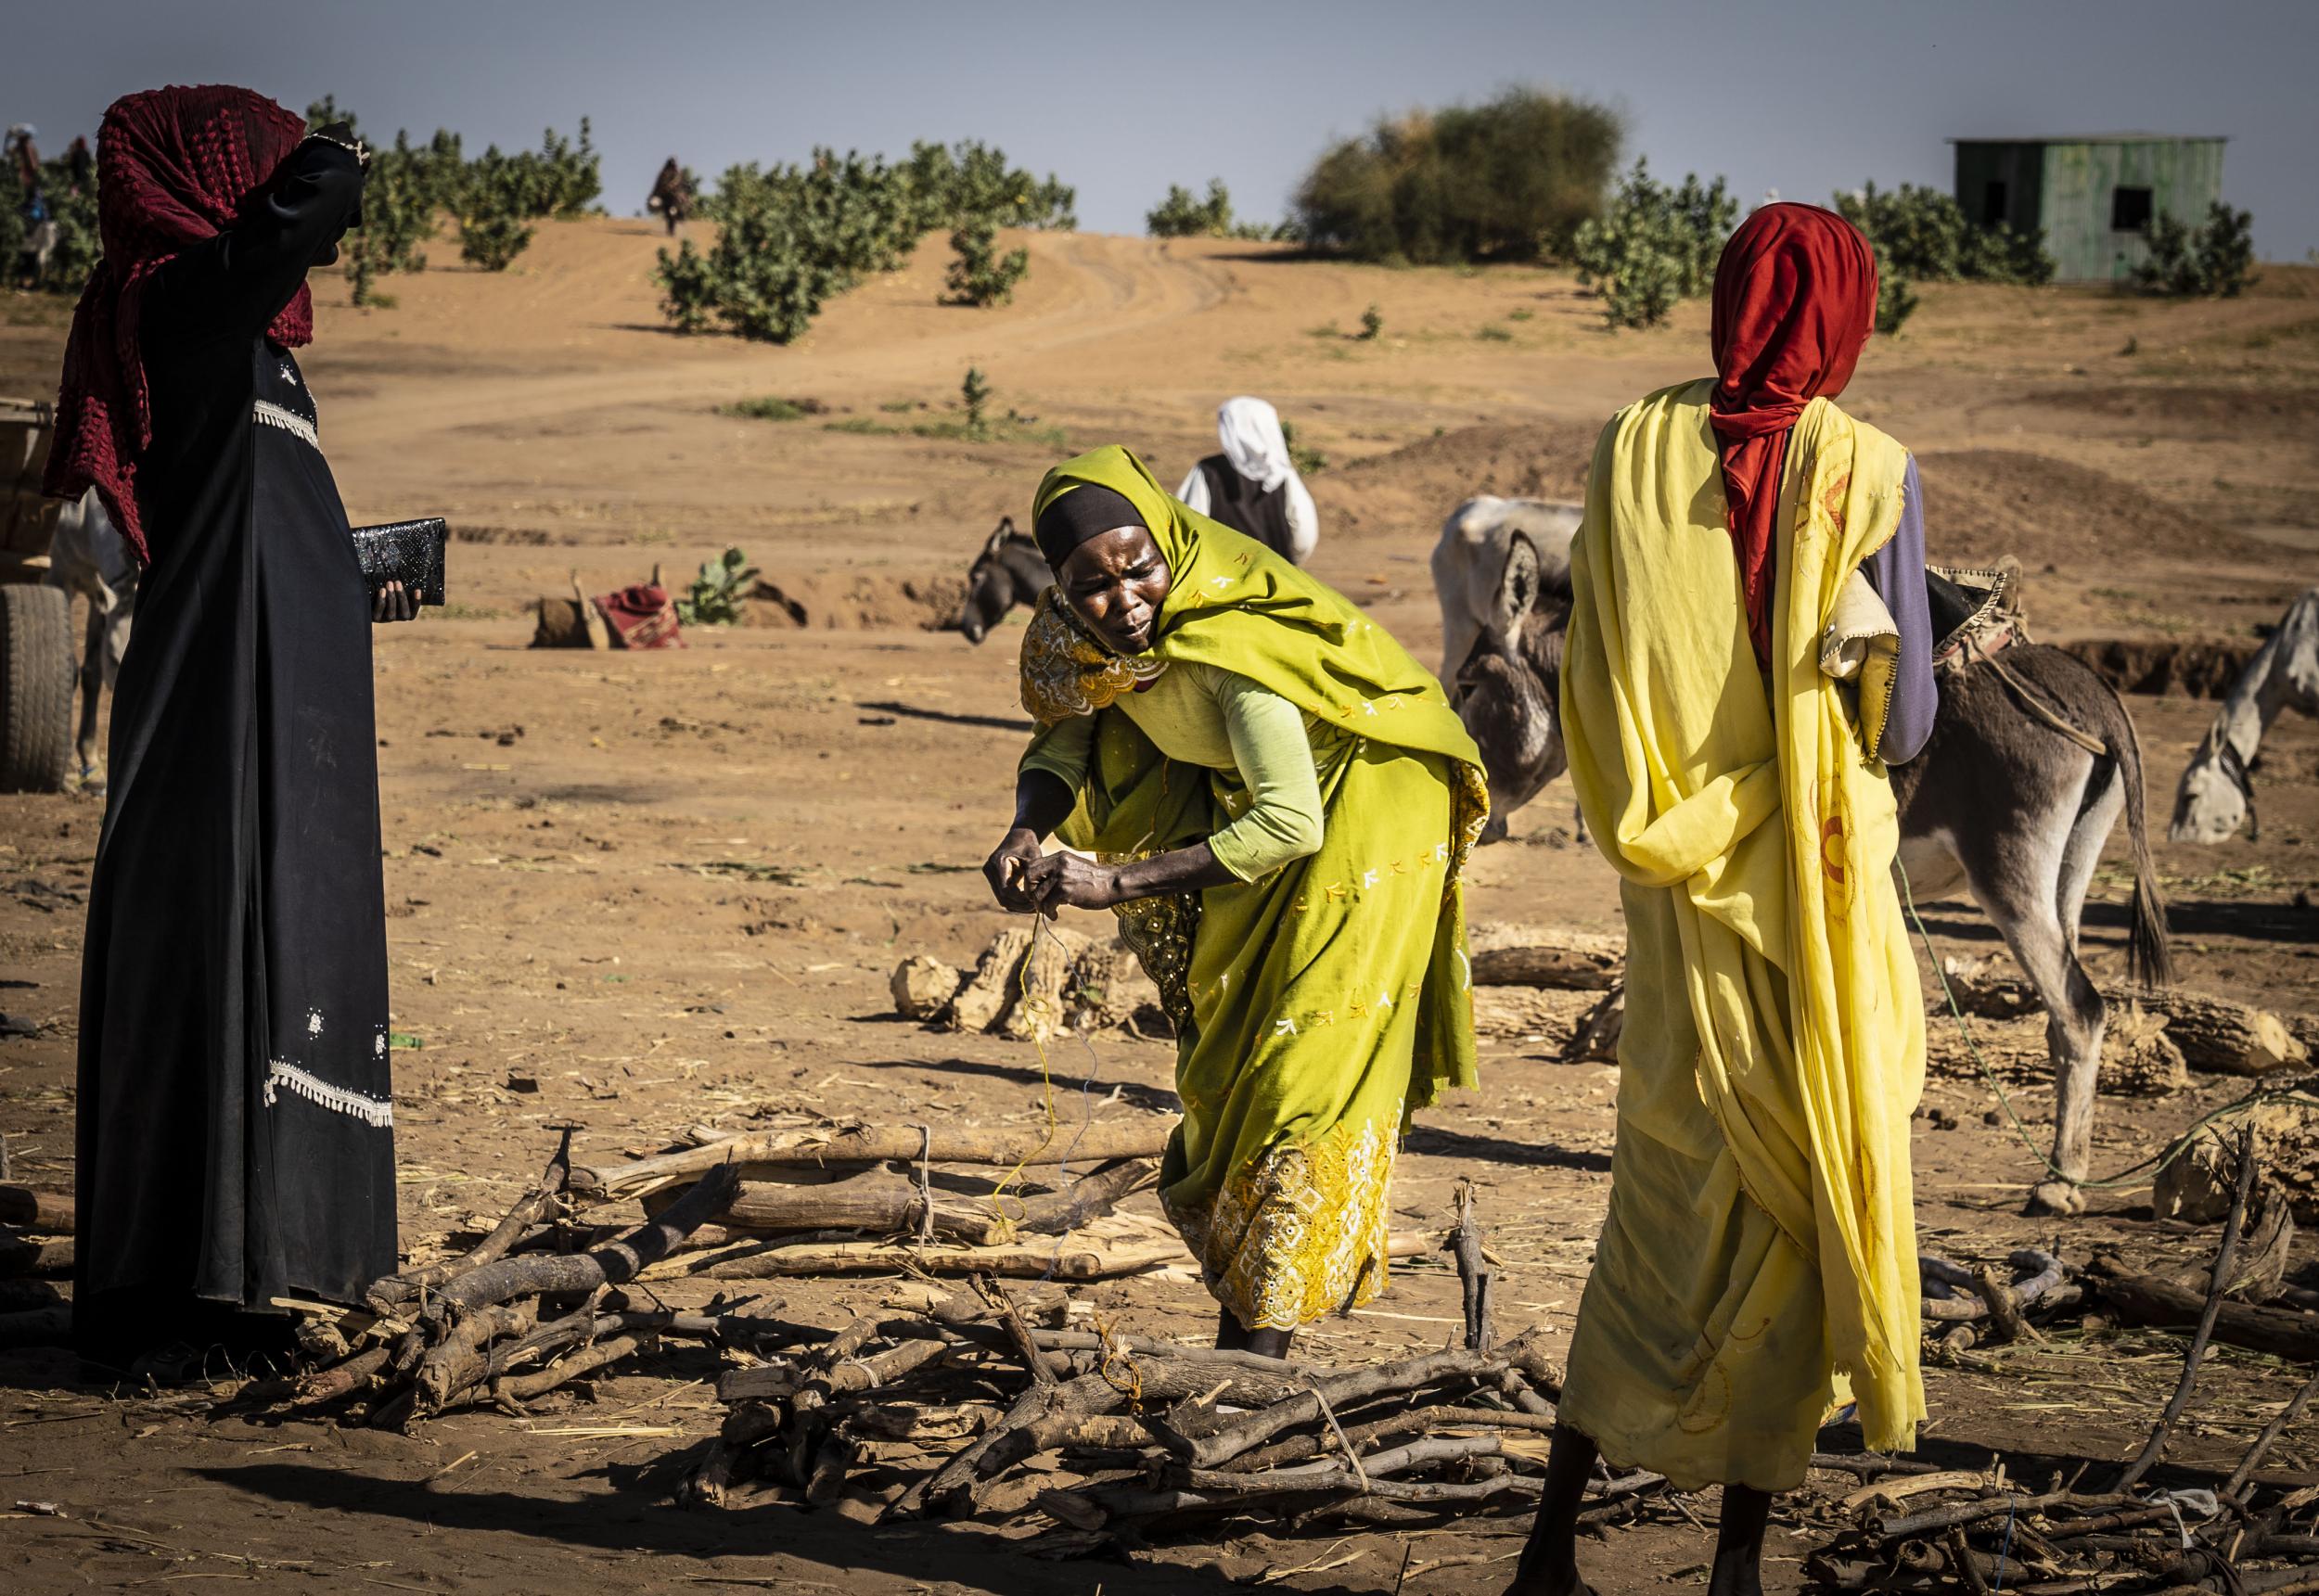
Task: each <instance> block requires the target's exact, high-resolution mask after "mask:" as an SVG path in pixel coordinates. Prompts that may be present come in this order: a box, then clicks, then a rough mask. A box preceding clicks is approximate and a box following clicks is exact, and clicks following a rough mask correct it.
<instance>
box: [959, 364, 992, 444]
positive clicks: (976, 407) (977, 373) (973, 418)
mask: <svg viewBox="0 0 2319 1596" xmlns="http://www.w3.org/2000/svg"><path fill="white" fill-rule="evenodd" d="M958 398H959V401H960V402H962V403H963V404H965V406H966V407H967V431H969V432H971V433H973V434H974V435H975V436H977V437H980V436H981V435H982V433H984V432H985V431H987V430H988V429H989V417H988V415H987V412H988V411H989V408H990V403H991V379H990V378H989V377H984V376H983V375H982V368H981V367H980V366H979V365H970V366H968V367H967V375H966V379H965V380H964V381H962V382H961V383H959V385H958Z"/></svg>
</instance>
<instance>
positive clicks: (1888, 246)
mask: <svg viewBox="0 0 2319 1596" xmlns="http://www.w3.org/2000/svg"><path fill="white" fill-rule="evenodd" d="M1836 210H1837V211H1838V213H1839V214H1840V215H1841V216H1842V217H1843V218H1844V220H1846V221H1847V222H1850V223H1851V224H1852V225H1853V226H1855V227H1857V228H1859V229H1860V230H1861V231H1862V232H1863V233H1864V234H1866V235H1867V236H1868V241H1869V242H1870V243H1871V244H1873V245H1875V246H1876V247H1877V249H1879V250H1880V251H1882V257H1883V259H1885V260H1888V261H1890V263H1891V271H1892V272H1893V273H1894V274H1895V275H1899V276H1902V277H1905V278H1907V279H1908V280H1909V281H1910V282H1912V283H1964V282H1972V283H2031V284H2034V283H2049V282H2051V281H2052V280H2053V275H2054V261H2053V257H2052V256H2051V255H2048V254H2046V253H2045V249H2044V235H2043V234H2038V233H2030V234H2022V233H2016V232H2015V231H2013V229H2012V228H2011V227H2009V226H2007V225H2005V223H1997V224H1996V225H1995V226H1993V227H1983V226H1981V225H1979V223H1974V222H1971V221H1968V220H1967V217H1966V215H1965V211H1964V208H1963V207H1962V206H1960V205H1958V204H1957V202H1956V200H1955V199H1954V198H1952V197H1951V196H1949V195H1947V194H1944V193H1942V192H1941V190H1940V189H1937V188H1926V187H1920V186H1919V185H1915V184H1912V183H1903V184H1902V185H1900V186H1899V187H1898V188H1893V189H1879V188H1877V185H1875V184H1873V183H1868V184H1864V185H1861V188H1860V191H1859V192H1858V193H1857V194H1839V195H1838V196H1837V197H1836Z"/></svg>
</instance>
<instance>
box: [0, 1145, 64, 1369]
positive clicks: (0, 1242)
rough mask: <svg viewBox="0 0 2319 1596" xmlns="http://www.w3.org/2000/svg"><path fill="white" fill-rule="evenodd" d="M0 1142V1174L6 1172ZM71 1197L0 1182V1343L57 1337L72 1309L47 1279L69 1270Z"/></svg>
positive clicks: (15, 1344) (60, 1337) (47, 1340)
mask: <svg viewBox="0 0 2319 1596" xmlns="http://www.w3.org/2000/svg"><path fill="white" fill-rule="evenodd" d="M6 1172H7V1171H6V1149H5V1147H4V1146H0V1176H4V1175H6ZM72 1232H73V1207H72V1196H71V1194H70V1193H66V1192H42V1191H35V1190H34V1189H32V1187H30V1186H19V1185H14V1184H10V1183H6V1182H5V1181H0V1348H5V1347H37V1346H42V1345H45V1344H47V1343H50V1342H57V1341H62V1340H64V1339H65V1338H66V1336H67V1335H69V1334H70V1332H71V1329H72V1309H71V1308H70V1305H69V1304H67V1303H66V1302H65V1300H64V1298H63V1297H62V1296H60V1295H59V1294H58V1291H57V1289H56V1287H55V1286H53V1285H51V1284H50V1283H49V1281H50V1280H52V1279H55V1278H58V1277H60V1276H64V1275H69V1274H70V1273H71V1272H72Z"/></svg>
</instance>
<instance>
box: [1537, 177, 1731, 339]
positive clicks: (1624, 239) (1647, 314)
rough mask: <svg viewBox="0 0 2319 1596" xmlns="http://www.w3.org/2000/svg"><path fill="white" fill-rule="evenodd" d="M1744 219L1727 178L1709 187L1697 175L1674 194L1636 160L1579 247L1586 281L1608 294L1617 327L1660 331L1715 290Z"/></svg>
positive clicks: (1583, 230) (1576, 254)
mask: <svg viewBox="0 0 2319 1596" xmlns="http://www.w3.org/2000/svg"><path fill="white" fill-rule="evenodd" d="M1738 216H1739V205H1738V202H1737V201H1736V200H1735V199H1733V198H1731V197H1730V196H1729V195H1727V194H1726V193H1724V191H1723V179H1722V178H1720V177H1718V178H1717V179H1715V181H1714V182H1712V183H1709V184H1702V183H1700V182H1699V180H1698V173H1696V172H1693V173H1688V174H1686V175H1685V177H1684V180H1683V183H1682V185H1681V186H1680V187H1677V188H1670V187H1668V186H1667V185H1665V184H1663V183H1660V182H1659V181H1657V180H1656V179H1655V178H1653V177H1652V176H1651V174H1650V167H1649V164H1648V162H1647V161H1643V160H1637V161H1636V162H1635V163H1634V170H1633V171H1632V172H1628V173H1627V175H1626V177H1625V179H1624V180H1623V181H1621V184H1620V185H1619V192H1618V194H1617V196H1616V197H1615V198H1613V199H1612V200H1611V202H1610V204H1609V205H1608V207H1606V208H1605V210H1604V211H1603V213H1602V214H1601V215H1600V216H1597V217H1595V218H1592V219H1590V220H1588V221H1587V222H1584V223H1582V224H1581V225H1580V227H1579V229H1578V234H1577V236H1576V237H1575V238H1574V239H1573V240H1572V244H1573V258H1574V259H1575V260H1576V261H1577V262H1578V268H1579V281H1580V282H1582V283H1586V284H1590V285H1593V286H1595V287H1599V288H1600V289H1601V290H1602V296H1603V314H1604V316H1605V317H1606V318H1607V319H1608V321H1609V323H1610V325H1611V326H1614V327H1647V326H1656V325H1657V324H1658V323H1659V322H1662V321H1664V320H1666V318H1667V315H1668V313H1670V312H1672V310H1673V309H1674V307H1675V306H1676V305H1677V304H1678V303H1679V302H1681V301H1682V300H1687V299H1695V298H1697V297H1698V296H1699V295H1701V294H1704V293H1706V292H1707V290H1708V289H1709V287H1711V286H1712V285H1713V283H1714V280H1715V262H1716V258H1717V257H1718V256H1719V255H1720V254H1721V253H1722V252H1723V240H1724V239H1725V238H1727V237H1729V236H1731V229H1732V227H1733V225H1734V224H1735V223H1736V222H1737V220H1738Z"/></svg>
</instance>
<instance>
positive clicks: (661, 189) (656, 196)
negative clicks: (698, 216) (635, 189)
mask: <svg viewBox="0 0 2319 1596" xmlns="http://www.w3.org/2000/svg"><path fill="white" fill-rule="evenodd" d="M644 208H645V209H646V210H647V211H652V212H654V213H655V214H657V215H658V216H659V217H660V220H661V221H662V222H663V223H667V225H668V231H669V236H670V237H672V238H673V237H675V236H676V228H677V224H678V223H681V222H684V221H685V220H687V219H688V218H689V217H690V216H691V215H692V213H693V185H692V184H691V182H690V181H689V174H688V173H687V172H685V169H684V168H683V167H682V166H679V165H678V164H677V162H676V158H675V157H674V156H673V155H672V156H670V157H669V158H668V160H665V161H664V162H662V163H661V166H660V176H658V177H656V178H654V179H653V180H652V193H651V195H650V196H649V197H648V198H646V200H645V202H644Z"/></svg>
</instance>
